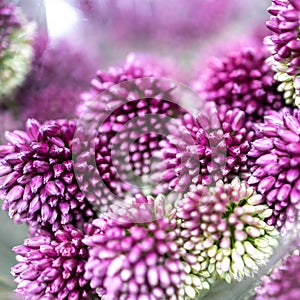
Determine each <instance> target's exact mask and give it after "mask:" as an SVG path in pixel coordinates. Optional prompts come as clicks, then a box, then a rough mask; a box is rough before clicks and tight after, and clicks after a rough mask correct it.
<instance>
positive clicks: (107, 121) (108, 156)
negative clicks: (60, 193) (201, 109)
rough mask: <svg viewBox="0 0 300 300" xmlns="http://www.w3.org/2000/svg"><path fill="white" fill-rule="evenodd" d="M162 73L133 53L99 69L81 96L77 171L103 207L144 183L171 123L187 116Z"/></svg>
mask: <svg viewBox="0 0 300 300" xmlns="http://www.w3.org/2000/svg"><path fill="white" fill-rule="evenodd" d="M163 74H164V71H162V70H160V68H159V67H157V66H156V65H152V64H151V62H149V60H148V59H145V58H143V57H142V58H139V57H136V56H134V55H129V56H128V58H127V60H126V63H125V64H124V65H123V66H122V67H114V68H110V69H109V70H108V72H107V73H104V72H102V71H98V72H97V78H95V79H93V80H92V81H91V85H92V88H91V90H90V91H88V92H87V93H85V94H83V95H82V100H83V101H82V104H81V105H80V106H79V109H78V115H79V116H80V122H79V126H78V130H77V133H76V135H75V141H74V145H75V144H76V147H75V148H76V154H77V155H78V157H77V159H76V165H75V171H76V174H77V178H78V181H79V183H80V186H81V188H82V190H83V191H85V192H87V193H88V194H89V196H88V198H89V199H90V201H91V202H93V203H94V204H95V205H97V206H99V207H100V208H101V210H103V211H105V210H107V208H108V205H109V204H110V203H111V202H112V201H115V199H116V198H117V197H123V196H124V194H125V192H127V191H129V190H131V194H134V192H137V191H138V190H139V188H138V187H137V188H134V187H133V186H134V185H138V186H141V185H143V184H144V182H145V180H143V178H144V177H147V176H148V174H149V173H150V171H151V157H152V153H153V151H154V150H156V149H157V148H158V147H159V146H158V143H159V141H160V140H161V139H162V137H161V136H162V135H165V134H166V130H167V129H166V124H167V123H168V122H169V119H170V118H173V117H175V118H176V117H178V116H180V114H182V111H183V109H182V108H180V107H179V106H178V105H177V104H175V103H173V102H171V100H172V98H171V93H172V91H173V89H174V88H175V86H173V84H171V83H169V82H167V83H166V81H164V82H163V83H162V81H161V80H160V79H159V78H156V77H160V76H162V75H163ZM93 159H94V160H95V163H93ZM93 165H94V166H93ZM91 166H92V167H91ZM96 167H97V168H96ZM99 175H100V176H99ZM99 177H100V178H99Z"/></svg>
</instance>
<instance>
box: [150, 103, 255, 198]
mask: <svg viewBox="0 0 300 300" xmlns="http://www.w3.org/2000/svg"><path fill="white" fill-rule="evenodd" d="M216 118H218V119H216ZM219 123H220V125H218V124H219ZM180 125H181V126H178V124H176V128H175V127H174V130H173V131H171V134H170V136H169V137H168V140H163V141H161V142H160V147H161V149H159V151H157V152H156V153H155V155H156V156H158V157H159V158H160V159H161V160H162V162H161V163H160V164H161V167H160V171H161V172H162V173H161V174H162V175H161V177H162V182H164V183H165V184H166V185H167V189H168V190H175V191H177V192H181V193H182V192H186V191H187V190H188V189H189V187H190V185H191V184H203V185H210V184H214V183H215V182H216V181H217V180H218V179H221V178H223V177H224V176H226V179H227V180H228V179H230V178H232V177H233V176H234V175H240V176H242V177H244V178H246V177H247V176H249V171H248V165H247V156H246V154H247V152H248V151H249V149H250V141H251V140H252V139H253V137H254V132H253V131H252V130H248V129H246V118H245V113H244V112H243V111H242V110H240V109H238V108H234V109H232V110H231V109H229V107H228V106H227V105H223V106H222V107H220V108H219V111H218V113H216V114H215V115H214V114H213V113H212V114H211V115H209V114H206V115H202V114H201V115H199V116H197V117H196V118H193V117H192V116H191V115H190V114H185V116H184V118H183V121H182V122H181V124H180ZM219 126H220V128H219Z"/></svg>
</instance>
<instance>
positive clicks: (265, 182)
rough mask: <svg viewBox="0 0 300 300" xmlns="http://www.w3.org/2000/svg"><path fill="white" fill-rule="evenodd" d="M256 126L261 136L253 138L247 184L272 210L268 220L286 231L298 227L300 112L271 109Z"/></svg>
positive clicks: (287, 109) (270, 223)
mask: <svg viewBox="0 0 300 300" xmlns="http://www.w3.org/2000/svg"><path fill="white" fill-rule="evenodd" d="M256 127H257V130H258V131H259V132H260V133H261V134H262V137H261V138H258V139H256V140H254V141H253V143H252V146H251V150H250V152H249V153H248V155H249V156H250V157H251V158H254V159H255V162H254V165H253V167H252V169H251V171H252V176H251V177H250V178H249V180H248V183H249V184H251V185H253V186H254V187H255V188H256V189H257V191H258V192H259V193H261V194H262V195H264V197H265V203H266V204H267V205H268V206H269V207H270V208H272V209H273V214H272V216H270V217H269V218H268V220H267V223H268V224H269V225H276V227H277V228H281V229H282V233H286V231H288V230H290V229H292V228H293V227H294V226H295V223H296V221H297V219H298V209H299V208H300V206H299V205H300V204H299V200H300V192H299V187H300V178H299V174H300V112H299V110H298V109H294V110H291V109H289V108H283V109H282V110H280V111H279V112H277V111H268V112H267V113H266V115H265V117H264V123H261V124H257V126H256Z"/></svg>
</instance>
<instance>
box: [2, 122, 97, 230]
mask: <svg viewBox="0 0 300 300" xmlns="http://www.w3.org/2000/svg"><path fill="white" fill-rule="evenodd" d="M74 131H75V122H73V121H65V120H58V121H48V122H46V123H44V124H40V123H39V122H37V121H36V120H34V119H29V120H28V121H27V124H26V131H18V130H16V131H13V132H7V133H6V139H7V140H8V142H9V143H8V144H7V145H2V146H0V175H1V176H2V177H1V178H0V180H1V181H0V188H1V191H2V193H3V198H4V203H3V208H4V209H5V210H8V211H9V215H10V217H14V218H15V221H17V222H29V223H30V225H32V226H35V225H37V223H38V224H40V225H42V226H47V225H51V226H52V229H53V230H54V231H55V230H57V229H58V228H59V227H60V226H61V225H62V224H67V223H71V222H73V223H75V224H77V225H78V224H80V223H81V222H82V221H83V220H85V219H88V218H89V217H93V216H94V212H93V210H92V209H91V207H90V205H89V203H88V202H87V200H86V199H85V197H84V195H83V193H82V192H81V191H80V190H79V188H78V185H77V182H76V180H75V178H74V174H73V162H72V155H71V146H72V138H73V135H74Z"/></svg>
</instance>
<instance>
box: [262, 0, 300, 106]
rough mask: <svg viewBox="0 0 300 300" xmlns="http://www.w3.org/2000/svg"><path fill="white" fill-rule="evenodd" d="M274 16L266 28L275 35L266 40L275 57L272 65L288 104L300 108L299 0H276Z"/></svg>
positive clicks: (273, 10) (271, 10) (272, 12)
mask: <svg viewBox="0 0 300 300" xmlns="http://www.w3.org/2000/svg"><path fill="white" fill-rule="evenodd" d="M268 11H269V13H270V14H271V15H272V16H271V18H270V21H268V22H267V27H268V28H269V29H270V30H271V31H272V35H271V36H269V37H268V38H266V39H265V43H266V45H267V46H268V48H269V49H270V52H271V54H272V57H271V58H270V59H269V61H270V64H271V65H272V66H273V69H274V71H275V72H276V75H275V79H276V80H277V81H279V82H281V84H280V85H279V86H278V90H279V91H280V92H283V93H284V98H285V101H286V103H287V104H291V103H293V104H295V105H296V106H298V107H300V84H299V83H300V77H299V72H300V41H299V38H298V37H299V29H300V23H299V22H300V2H299V1H298V0H273V4H272V6H271V7H270V8H269V10H268Z"/></svg>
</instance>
